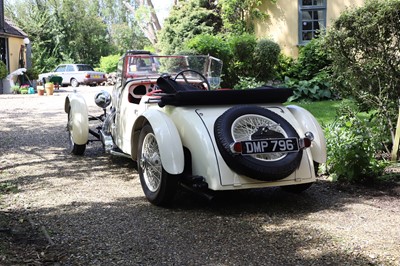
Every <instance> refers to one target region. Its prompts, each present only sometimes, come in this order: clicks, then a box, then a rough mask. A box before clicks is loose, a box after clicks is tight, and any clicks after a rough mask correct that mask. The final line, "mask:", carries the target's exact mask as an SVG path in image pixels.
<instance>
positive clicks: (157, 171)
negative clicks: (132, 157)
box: [137, 124, 178, 206]
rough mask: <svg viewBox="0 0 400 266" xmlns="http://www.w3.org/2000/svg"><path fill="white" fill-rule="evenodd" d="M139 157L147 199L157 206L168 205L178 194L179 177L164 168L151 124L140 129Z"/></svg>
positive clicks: (140, 174)
mask: <svg viewBox="0 0 400 266" xmlns="http://www.w3.org/2000/svg"><path fill="white" fill-rule="evenodd" d="M137 157H138V158H137V160H138V172H139V177H140V184H141V185H142V189H143V192H144V194H145V196H146V198H147V200H148V201H150V202H151V203H152V204H154V205H157V206H165V205H168V204H169V203H170V202H171V200H172V199H173V197H174V196H175V194H176V190H177V187H178V178H177V176H176V175H171V174H169V173H167V172H166V171H165V169H164V168H163V166H162V159H161V153H160V147H159V145H158V143H157V138H156V135H155V134H154V132H153V129H152V127H151V125H150V124H146V125H145V126H144V127H143V128H142V130H141V131H140V135H139V145H138V154H137Z"/></svg>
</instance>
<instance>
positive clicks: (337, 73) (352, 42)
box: [325, 0, 400, 138]
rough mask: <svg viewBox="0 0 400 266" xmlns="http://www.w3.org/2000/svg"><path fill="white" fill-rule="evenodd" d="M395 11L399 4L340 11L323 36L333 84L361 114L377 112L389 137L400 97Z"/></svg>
mask: <svg viewBox="0 0 400 266" xmlns="http://www.w3.org/2000/svg"><path fill="white" fill-rule="evenodd" d="M399 10H400V1H399V0H375V1H371V0H368V1H367V2H366V4H365V5H364V6H363V7H361V8H357V9H353V10H347V11H345V12H343V14H342V15H341V16H340V17H339V18H338V20H337V21H335V23H334V24H333V26H332V28H331V29H330V31H329V32H328V34H327V36H326V37H325V41H326V45H325V46H326V47H327V48H328V53H329V54H330V56H331V59H332V77H333V79H332V80H333V84H334V85H335V87H336V88H337V90H338V91H339V92H340V93H341V95H342V96H347V97H353V98H354V99H356V100H357V101H358V103H359V104H360V106H362V107H363V110H373V109H375V110H377V111H378V113H377V115H378V116H379V117H380V118H381V119H382V120H383V121H386V122H387V124H388V126H389V127H390V129H391V132H392V138H393V136H394V127H393V125H394V120H395V115H396V114H397V108H398V99H399V96H400V27H399V21H400V13H399Z"/></svg>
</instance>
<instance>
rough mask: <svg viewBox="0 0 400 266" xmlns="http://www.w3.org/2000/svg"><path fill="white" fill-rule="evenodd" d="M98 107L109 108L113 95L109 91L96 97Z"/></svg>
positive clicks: (102, 92)
mask: <svg viewBox="0 0 400 266" xmlns="http://www.w3.org/2000/svg"><path fill="white" fill-rule="evenodd" d="M94 101H95V103H96V105H97V106H98V107H100V108H103V109H105V108H107V107H108V106H109V105H110V104H111V95H110V94H109V93H108V92H107V91H101V92H99V93H97V94H96V96H94Z"/></svg>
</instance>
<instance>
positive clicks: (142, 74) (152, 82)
mask: <svg viewBox="0 0 400 266" xmlns="http://www.w3.org/2000/svg"><path fill="white" fill-rule="evenodd" d="M221 70H222V62H221V61H220V60H218V59H217V58H214V57H211V56H193V55H190V56H184V55H174V56H158V55H153V54H151V53H150V52H147V51H128V52H127V53H126V54H125V55H124V56H123V57H122V58H121V60H120V62H119V63H118V69H117V82H116V84H115V86H114V88H113V91H112V93H111V94H110V93H108V92H106V91H101V92H99V93H98V94H96V95H95V99H94V100H95V102H96V104H97V105H98V106H99V107H101V108H103V110H104V112H103V114H102V115H100V116H96V117H93V116H89V115H88V107H87V105H86V103H85V100H84V98H83V96H82V95H80V94H78V93H72V94H69V95H68V96H67V98H66V101H65V112H67V113H68V125H67V130H68V132H69V137H70V144H71V145H70V148H71V152H72V153H73V154H75V155H83V154H84V152H85V148H86V144H87V143H88V142H90V141H96V140H97V141H98V140H100V141H101V142H102V144H103V147H104V149H105V152H107V153H110V154H113V155H119V156H125V157H129V158H131V159H132V160H134V161H135V162H136V163H137V170H138V173H139V176H140V182H141V185H142V188H143V191H144V194H145V196H146V198H147V199H148V200H149V201H150V202H151V203H153V204H155V205H160V206H162V205H166V204H168V203H169V202H171V200H172V199H173V198H174V195H175V194H176V191H177V189H178V187H180V186H183V187H186V188H189V189H191V190H193V191H197V192H203V193H207V192H211V191H218V190H237V189H250V188H263V187H272V186H279V187H282V188H283V189H286V190H288V191H292V192H301V191H303V190H305V189H307V188H309V187H310V186H311V185H312V183H313V182H315V181H316V174H315V169H316V168H317V167H318V164H320V163H323V162H325V160H326V144H325V138H324V135H323V131H322V129H321V127H320V125H319V124H318V122H317V121H316V119H315V118H314V117H313V116H312V115H311V114H310V113H309V112H308V111H306V110H305V109H303V108H300V107H297V106H294V105H283V103H284V102H286V101H287V99H288V97H290V96H291V95H292V90H290V89H287V88H274V87H269V86H264V87H259V88H249V89H246V90H232V89H221V88H219V84H220V79H221ZM92 121H95V122H96V125H97V127H95V128H93V126H92V124H93V123H92ZM99 121H100V122H101V125H100V126H99V125H98V124H99ZM89 135H91V137H89Z"/></svg>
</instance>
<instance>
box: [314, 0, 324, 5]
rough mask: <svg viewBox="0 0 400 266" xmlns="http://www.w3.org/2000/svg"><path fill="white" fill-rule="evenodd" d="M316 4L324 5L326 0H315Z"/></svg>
mask: <svg viewBox="0 0 400 266" xmlns="http://www.w3.org/2000/svg"><path fill="white" fill-rule="evenodd" d="M313 4H314V6H322V5H323V4H324V0H314V1H313Z"/></svg>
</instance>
